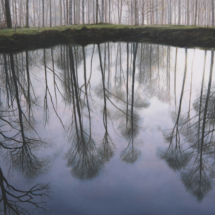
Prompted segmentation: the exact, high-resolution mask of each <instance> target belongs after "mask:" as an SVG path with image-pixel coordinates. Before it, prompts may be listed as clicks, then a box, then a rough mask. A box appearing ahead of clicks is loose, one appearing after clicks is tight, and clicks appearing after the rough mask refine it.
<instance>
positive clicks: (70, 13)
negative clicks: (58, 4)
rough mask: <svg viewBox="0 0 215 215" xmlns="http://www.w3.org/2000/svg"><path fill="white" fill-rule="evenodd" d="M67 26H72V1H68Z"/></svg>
mask: <svg viewBox="0 0 215 215" xmlns="http://www.w3.org/2000/svg"><path fill="white" fill-rule="evenodd" d="M69 24H70V25H72V0H69Z"/></svg>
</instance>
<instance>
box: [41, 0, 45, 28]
mask: <svg viewBox="0 0 215 215" xmlns="http://www.w3.org/2000/svg"><path fill="white" fill-rule="evenodd" d="M42 7H43V28H44V27H45V8H44V0H42Z"/></svg>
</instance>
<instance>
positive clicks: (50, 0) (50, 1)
mask: <svg viewBox="0 0 215 215" xmlns="http://www.w3.org/2000/svg"><path fill="white" fill-rule="evenodd" d="M49 4H50V5H49V6H50V8H49V13H50V20H49V21H50V27H52V0H49Z"/></svg>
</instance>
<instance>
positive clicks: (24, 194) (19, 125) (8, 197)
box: [0, 52, 50, 214]
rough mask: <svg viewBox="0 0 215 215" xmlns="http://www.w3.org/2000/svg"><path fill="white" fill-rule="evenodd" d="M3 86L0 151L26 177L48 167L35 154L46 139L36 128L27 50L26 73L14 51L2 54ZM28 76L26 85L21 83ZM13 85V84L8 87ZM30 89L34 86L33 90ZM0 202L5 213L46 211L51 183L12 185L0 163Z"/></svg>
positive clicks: (34, 101) (33, 176)
mask: <svg viewBox="0 0 215 215" xmlns="http://www.w3.org/2000/svg"><path fill="white" fill-rule="evenodd" d="M3 59H4V72H3V77H4V78H5V88H6V96H7V98H6V104H5V103H4V101H3V102H2V105H1V110H0V112H1V115H0V121H1V130H0V135H1V141H0V145H1V151H2V153H5V154H6V155H7V156H6V160H5V161H9V163H10V165H11V167H13V168H11V169H13V170H19V171H20V172H21V173H23V175H24V176H25V177H26V178H27V179H32V178H35V177H36V176H37V175H38V174H41V173H43V172H44V171H45V169H47V165H48V160H47V159H44V158H40V157H38V156H37V155H36V154H35V151H36V149H38V148H39V147H42V146H43V145H44V144H45V142H44V141H42V139H41V138H40V137H39V135H38V133H37V131H36V129H35V123H34V122H35V120H34V115H33V109H32V107H33V105H34V106H35V105H37V104H36V99H34V98H33V96H32V95H31V90H30V89H31V88H32V87H33V86H32V84H31V80H30V72H29V61H28V52H26V73H27V75H26V76H24V75H20V73H22V72H23V71H22V70H20V67H19V65H16V63H15V60H14V54H9V55H8V56H7V55H6V54H4V55H3ZM25 77H27V85H25V86H27V88H26V89H25V86H24V85H22V83H23V82H25V81H26V80H24V78H25ZM11 86H13V87H11ZM32 91H33V90H32ZM23 98H24V99H25V102H23ZM0 189H1V196H0V202H1V206H2V210H3V213H4V214H32V213H33V212H34V211H35V210H37V211H40V212H43V213H44V212H46V211H47V209H46V206H45V199H46V198H47V197H49V192H50V187H49V185H48V184H44V183H40V184H36V185H34V186H33V187H32V188H30V189H29V190H22V189H18V188H15V187H14V186H12V185H11V184H10V182H9V181H8V180H7V179H6V177H5V176H4V174H3V171H2V169H1V167H0Z"/></svg>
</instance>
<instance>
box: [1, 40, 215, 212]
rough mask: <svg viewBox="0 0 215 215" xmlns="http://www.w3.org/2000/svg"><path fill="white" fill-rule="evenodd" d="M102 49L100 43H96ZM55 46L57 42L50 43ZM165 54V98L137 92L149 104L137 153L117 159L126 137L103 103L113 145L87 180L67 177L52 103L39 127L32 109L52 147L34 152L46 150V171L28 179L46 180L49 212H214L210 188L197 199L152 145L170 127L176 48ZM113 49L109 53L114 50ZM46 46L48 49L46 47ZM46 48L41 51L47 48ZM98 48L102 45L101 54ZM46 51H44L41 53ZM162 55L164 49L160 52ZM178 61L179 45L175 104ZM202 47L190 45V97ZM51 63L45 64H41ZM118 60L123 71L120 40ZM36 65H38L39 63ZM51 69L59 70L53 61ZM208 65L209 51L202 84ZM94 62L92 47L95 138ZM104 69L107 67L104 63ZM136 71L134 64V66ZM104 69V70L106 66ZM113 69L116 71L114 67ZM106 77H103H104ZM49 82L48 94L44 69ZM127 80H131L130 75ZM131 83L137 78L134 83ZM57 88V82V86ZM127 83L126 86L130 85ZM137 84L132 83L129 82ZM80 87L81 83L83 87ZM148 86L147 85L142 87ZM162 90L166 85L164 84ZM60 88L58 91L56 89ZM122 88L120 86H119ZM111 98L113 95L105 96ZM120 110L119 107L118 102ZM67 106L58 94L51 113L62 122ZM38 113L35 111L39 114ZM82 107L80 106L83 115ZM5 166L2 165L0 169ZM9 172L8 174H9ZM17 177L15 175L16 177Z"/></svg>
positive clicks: (96, 133)
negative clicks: (48, 161) (167, 79)
mask: <svg viewBox="0 0 215 215" xmlns="http://www.w3.org/2000/svg"><path fill="white" fill-rule="evenodd" d="M111 47H112V48H113V50H112V53H111V60H112V65H111V69H112V74H111V75H112V80H111V83H112V84H113V83H114V80H113V79H114V74H115V65H114V63H115V60H116V48H117V44H111ZM101 48H102V46H101ZM56 49H57V47H56ZM86 49H87V50H88V51H87V73H88V77H89V70H90V61H91V53H92V46H90V47H87V48H86ZM170 49H171V58H170V71H171V72H170V82H171V84H170V92H167V91H165V92H164V93H165V94H166V97H168V98H170V99H168V100H165V99H166V98H164V100H165V101H161V99H158V98H157V97H156V95H153V94H150V96H148V92H147V90H146V89H144V91H141V92H140V96H141V97H144V98H147V101H148V102H149V104H150V106H149V108H145V109H144V108H143V109H141V110H137V112H138V114H139V116H140V121H139V126H140V127H141V129H140V132H139V134H138V136H137V137H136V138H135V147H136V148H138V149H140V151H141V156H140V157H139V159H138V160H137V161H136V162H135V163H134V164H127V163H123V162H122V160H121V159H120V153H121V152H122V151H123V150H124V149H125V148H126V147H127V144H128V141H127V140H126V139H125V138H123V137H121V136H119V135H120V131H118V130H117V128H118V124H119V123H120V120H114V116H115V115H114V114H115V112H116V109H114V107H113V106H111V104H110V103H108V108H109V109H108V110H109V111H110V113H111V114H112V117H113V118H112V120H113V125H114V128H115V130H116V131H117V133H116V132H115V131H114V129H113V128H112V123H111V122H110V119H108V128H109V133H110V136H111V138H112V140H113V143H114V144H115V146H116V150H115V155H114V157H113V158H112V159H111V160H110V162H109V163H106V164H105V165H104V168H103V169H102V170H101V172H100V174H99V175H98V177H96V178H94V179H92V180H85V181H81V180H78V179H76V178H73V177H72V175H71V167H67V160H66V158H65V154H66V152H67V150H68V149H69V148H70V145H71V143H70V142H69V141H68V138H67V135H66V132H65V131H64V130H63V128H62V126H61V124H60V123H59V119H58V118H57V117H56V115H55V113H54V111H53V108H52V106H51V103H50V100H49V108H50V113H49V116H50V118H49V123H48V125H47V126H46V128H45V129H44V126H43V120H42V115H41V113H42V112H43V108H42V107H41V108H38V111H37V115H38V120H37V121H38V122H39V123H40V124H41V125H40V124H39V125H38V127H37V130H38V133H39V134H40V135H41V137H42V138H45V139H46V141H47V142H50V143H51V144H52V147H50V146H48V147H47V148H45V149H44V151H42V152H38V153H39V154H40V153H41V154H43V155H44V154H46V155H47V156H48V157H49V158H50V159H51V160H52V162H51V166H50V170H49V171H48V172H47V173H45V174H44V175H40V176H39V177H38V178H37V179H35V180H34V181H32V182H30V183H32V184H34V183H35V182H41V181H43V182H50V183H51V189H52V193H51V198H52V199H50V200H48V204H47V205H48V207H49V208H50V210H51V214H53V215H58V214H80V215H85V214H86V215H91V214H92V215H94V214H104V215H105V214H107V215H109V214H117V215H121V214H123V215H126V214H135V215H138V214H141V215H142V214H170V215H172V214H195V215H196V214H212V211H214V209H215V208H214V198H215V193H214V191H211V192H210V193H209V194H207V195H206V197H205V198H204V200H203V201H202V202H201V203H198V202H197V200H196V199H195V198H194V197H193V196H191V194H190V193H188V192H187V191H186V189H185V187H184V185H183V183H182V182H181V180H180V174H179V173H178V172H174V171H173V170H171V169H170V168H169V167H168V165H167V164H166V163H165V162H164V161H163V160H160V158H159V157H158V155H157V153H158V148H166V147H167V146H168V144H166V143H165V141H164V139H163V135H162V132H161V130H164V129H171V128H172V127H173V121H172V119H171V118H170V114H171V112H172V111H174V110H175V101H174V100H175V97H174V68H175V51H176V49H175V48H173V47H171V48H170ZM114 50H115V52H114ZM49 51H50V50H49ZM49 51H47V53H48V52H49ZM193 53H194V51H193V50H191V49H189V50H188V72H187V79H186V85H185V93H184V100H183V104H182V113H186V112H187V111H188V106H189V96H190V80H191V68H192V57H193ZM103 54H104V49H102V55H103ZM47 55H48V54H47ZM163 58H164V60H165V59H166V54H164V57H163ZM184 61H185V50H184V49H178V61H177V65H178V66H177V88H176V98H177V105H178V103H179V98H180V93H181V87H182V80H183V73H184ZM203 62H204V51H201V50H196V51H195V58H194V65H193V85H192V87H193V91H192V101H193V100H194V99H195V98H197V96H198V94H199V93H198V92H197V91H196V89H198V90H199V89H200V86H201V78H202V71H203ZM47 64H49V65H50V66H51V63H50V62H49V63H47ZM122 65H123V69H124V73H125V72H126V66H125V65H126V45H125V44H123V43H122ZM40 67H42V64H41V62H40ZM55 68H56V70H57V71H59V72H60V71H61V72H62V70H61V69H60V68H58V67H57V65H55ZM209 68H210V53H209V52H208V56H207V68H206V75H205V86H206V85H207V81H208V77H209ZM99 69H100V67H99V57H98V52H97V48H96V50H95V53H94V58H93V69H92V71H93V75H92V79H91V88H92V90H91V94H92V97H93V99H95V101H96V102H97V103H98V104H96V103H95V109H93V110H94V111H95V113H93V114H92V135H93V138H94V139H95V140H96V142H101V141H102V139H103V136H104V133H105V130H104V127H103V122H102V111H101V109H102V107H103V99H99V98H98V97H97V95H96V93H95V88H96V87H97V86H98V85H99V84H100V83H101V72H100V70H99ZM106 69H107V68H106ZM32 71H34V75H35V73H36V71H37V67H34V68H32ZM136 72H137V74H138V73H139V69H137V71H136ZM78 74H79V86H81V85H82V84H83V83H84V82H83V75H82V74H83V65H80V66H79V68H78ZM106 74H107V71H106ZM118 74H119V72H118ZM165 75H166V69H165V67H164V68H161V70H160V76H161V83H160V85H161V89H159V90H162V86H165V83H166V82H165V81H164V80H165ZM39 76H40V77H41V79H44V73H43V71H40V73H39ZM106 77H107V76H106ZM48 78H49V82H48V84H49V86H50V90H51V93H52V95H54V90H53V81H52V74H51V73H50V72H49V75H48ZM130 84H131V80H130ZM135 84H137V82H135ZM156 85H158V84H157V83H156V84H148V85H147V86H150V87H151V88H155V89H156V87H157V86H156ZM35 86H36V87H37V89H36V91H35V92H36V94H38V95H40V96H42V97H41V104H43V94H44V89H45V86H44V82H43V81H41V82H36V81H35ZM59 86H60V89H61V90H62V85H60V84H59ZM141 87H143V88H144V86H141ZM130 88H131V87H130ZM135 89H137V86H135ZM83 90H84V88H83ZM148 90H149V91H150V89H148ZM165 90H166V89H165ZM62 92H63V90H62ZM124 92H125V91H124ZM111 99H112V101H114V98H113V97H111ZM115 104H116V105H118V106H119V107H123V105H120V103H115ZM124 110H125V107H124ZM71 111H72V108H71V107H68V106H65V104H64V102H63V99H62V98H61V97H60V94H59V93H58V107H57V112H58V114H59V116H60V117H61V119H62V121H63V122H64V123H65V125H66V126H69V124H70V123H71V117H72V114H71ZM39 114H40V115H39ZM86 114H87V111H84V116H85V117H86V116H87V115H86ZM84 127H85V128H88V120H87V118H84ZM5 171H7V170H6V168H5ZM9 175H11V173H10V174H9ZM17 177H18V179H16V180H15V179H13V177H12V176H11V177H10V178H11V180H12V181H14V183H15V184H17V185H18V186H23V185H22V184H23V183H22V182H23V178H22V177H21V175H19V176H17ZM19 179H20V180H19Z"/></svg>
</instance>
